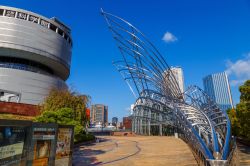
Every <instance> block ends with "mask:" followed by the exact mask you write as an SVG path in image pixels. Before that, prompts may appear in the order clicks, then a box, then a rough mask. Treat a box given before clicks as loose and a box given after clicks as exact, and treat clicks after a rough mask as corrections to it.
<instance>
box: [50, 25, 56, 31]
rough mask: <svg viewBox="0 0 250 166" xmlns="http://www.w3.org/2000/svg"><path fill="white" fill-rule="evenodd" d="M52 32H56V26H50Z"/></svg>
mask: <svg viewBox="0 0 250 166" xmlns="http://www.w3.org/2000/svg"><path fill="white" fill-rule="evenodd" d="M49 28H50V29H51V30H52V31H55V32H56V28H57V27H56V26H55V25H54V24H50V27H49Z"/></svg>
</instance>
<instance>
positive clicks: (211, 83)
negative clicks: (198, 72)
mask: <svg viewBox="0 0 250 166" xmlns="http://www.w3.org/2000/svg"><path fill="white" fill-rule="evenodd" d="M203 86H204V90H205V92H206V93H207V94H208V95H209V96H210V97H211V98H212V99H213V100H214V101H215V102H216V103H217V104H218V105H219V107H220V109H221V110H223V111H226V110H227V109H229V108H233V100H232V95H231V90H230V85H229V82H228V77H227V74H226V73H225V72H222V73H216V74H211V75H208V76H206V77H205V78H203Z"/></svg>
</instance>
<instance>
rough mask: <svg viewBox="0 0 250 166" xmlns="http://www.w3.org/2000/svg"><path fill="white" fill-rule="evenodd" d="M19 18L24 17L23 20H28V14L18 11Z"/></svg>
mask: <svg viewBox="0 0 250 166" xmlns="http://www.w3.org/2000/svg"><path fill="white" fill-rule="evenodd" d="M17 18H19V19H22V20H26V19H27V14H25V13H21V12H18V13H17Z"/></svg>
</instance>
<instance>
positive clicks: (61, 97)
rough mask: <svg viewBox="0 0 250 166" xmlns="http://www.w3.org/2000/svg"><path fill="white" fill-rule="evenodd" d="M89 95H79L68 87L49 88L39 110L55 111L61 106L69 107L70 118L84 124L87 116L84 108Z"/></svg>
mask: <svg viewBox="0 0 250 166" xmlns="http://www.w3.org/2000/svg"><path fill="white" fill-rule="evenodd" d="M89 99H90V97H89V96H87V95H80V94H79V93H77V92H75V91H72V90H69V89H63V90H59V89H51V91H50V93H49V95H48V96H47V97H46V98H45V100H44V102H43V103H42V104H41V112H46V111H57V110H59V109H61V108H71V109H72V110H73V113H72V116H73V117H72V118H73V119H74V120H76V121H79V122H81V123H82V125H83V126H86V124H87V123H88V120H89V119H88V117H87V115H86V108H87V105H88V102H89Z"/></svg>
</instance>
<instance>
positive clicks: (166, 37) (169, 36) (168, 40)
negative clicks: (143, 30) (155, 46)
mask: <svg viewBox="0 0 250 166" xmlns="http://www.w3.org/2000/svg"><path fill="white" fill-rule="evenodd" d="M162 40H163V41H165V42H166V43H171V42H175V41H177V40H178V39H177V37H175V36H174V35H173V34H172V33H170V32H166V33H165V34H164V36H163V37H162Z"/></svg>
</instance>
